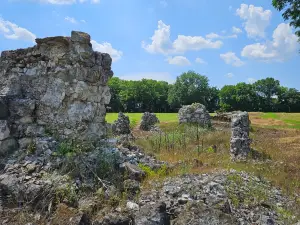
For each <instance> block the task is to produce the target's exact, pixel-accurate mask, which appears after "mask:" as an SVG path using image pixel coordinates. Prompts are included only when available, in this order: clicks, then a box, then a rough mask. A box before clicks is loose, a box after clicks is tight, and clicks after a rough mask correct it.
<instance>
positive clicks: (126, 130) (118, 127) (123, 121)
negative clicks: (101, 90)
mask: <svg viewBox="0 0 300 225" xmlns="http://www.w3.org/2000/svg"><path fill="white" fill-rule="evenodd" d="M112 132H113V134H115V135H122V134H130V133H131V131H130V120H129V117H128V116H126V115H125V114H124V113H122V112H119V114H118V119H117V120H116V121H115V122H114V123H113V124H112Z"/></svg>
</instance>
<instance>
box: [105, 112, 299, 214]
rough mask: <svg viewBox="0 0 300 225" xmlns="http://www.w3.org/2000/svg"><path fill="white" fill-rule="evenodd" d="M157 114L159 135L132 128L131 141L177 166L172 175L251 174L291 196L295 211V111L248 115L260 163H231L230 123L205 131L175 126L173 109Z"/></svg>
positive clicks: (297, 138)
mask: <svg viewBox="0 0 300 225" xmlns="http://www.w3.org/2000/svg"><path fill="white" fill-rule="evenodd" d="M128 115H129V117H130V119H135V121H137V123H138V121H139V120H140V118H141V114H128ZM157 115H158V117H159V119H160V121H161V123H160V125H159V126H160V127H161V129H162V130H163V131H165V133H164V134H159V133H158V134H152V133H147V132H140V131H138V129H135V130H134V131H133V132H135V133H134V135H135V136H136V137H137V140H136V144H138V145H139V146H141V147H142V148H143V149H144V150H145V151H146V152H147V153H149V154H154V155H155V156H156V157H157V158H158V159H160V160H163V161H167V162H170V163H172V164H173V165H176V166H175V169H174V171H173V172H172V174H171V175H178V174H183V173H207V172H211V171H215V170H221V169H236V170H239V171H247V172H253V173H254V174H255V175H257V176H259V177H264V178H266V179H268V180H270V181H271V182H272V183H273V184H274V185H276V186H279V187H281V188H282V189H283V190H284V191H285V192H286V193H287V194H289V195H290V196H293V198H295V199H296V201H298V202H299V208H297V210H296V211H299V212H300V197H299V196H300V163H299V162H300V113H298V114H297V113H294V114H287V113H250V119H251V126H252V131H251V134H250V136H251V138H252V140H253V143H252V148H253V149H255V150H257V151H258V152H260V153H262V154H263V155H264V157H265V158H262V159H261V160H260V162H259V163H257V162H254V161H252V160H250V161H248V162H246V163H236V162H231V160H230V157H229V147H230V146H229V145H230V142H229V140H230V135H231V132H230V126H229V124H226V123H225V124H224V123H216V124H214V127H215V128H219V129H217V130H204V129H197V127H192V126H187V125H185V126H183V125H178V122H177V114H176V113H167V114H157ZM112 116H114V117H115V118H116V116H117V115H116V114H115V115H111V114H109V115H108V121H109V120H110V121H111V120H112ZM267 159H271V160H267ZM162 178H163V177H162ZM155 179H157V177H156V178H155ZM295 194H297V195H295Z"/></svg>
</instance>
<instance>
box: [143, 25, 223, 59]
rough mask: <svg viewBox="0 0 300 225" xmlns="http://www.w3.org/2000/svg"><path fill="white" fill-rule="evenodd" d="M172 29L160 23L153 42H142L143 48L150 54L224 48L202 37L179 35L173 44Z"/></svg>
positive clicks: (218, 43)
mask: <svg viewBox="0 0 300 225" xmlns="http://www.w3.org/2000/svg"><path fill="white" fill-rule="evenodd" d="M170 34H171V27H170V25H166V24H165V23H164V22H163V21H161V20H160V21H158V27H157V30H155V31H154V34H153V36H152V37H151V40H152V42H151V43H150V44H147V43H146V42H144V41H143V42H142V47H143V48H144V49H145V50H146V51H147V52H149V53H161V54H165V55H166V54H176V53H184V52H186V51H198V50H201V49H216V48H220V47H221V46H222V44H223V43H222V42H221V41H212V40H210V39H206V38H204V37H202V36H186V35H178V36H177V39H175V40H174V41H173V42H172V41H171V39H170Z"/></svg>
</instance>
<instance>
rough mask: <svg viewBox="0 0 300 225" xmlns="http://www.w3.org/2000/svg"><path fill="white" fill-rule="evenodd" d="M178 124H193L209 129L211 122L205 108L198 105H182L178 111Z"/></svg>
mask: <svg viewBox="0 0 300 225" xmlns="http://www.w3.org/2000/svg"><path fill="white" fill-rule="evenodd" d="M178 118H179V124H182V123H193V124H199V125H200V126H201V127H210V126H211V120H210V115H209V113H208V111H207V110H206V107H205V106H204V105H202V104H200V103H194V104H192V105H184V106H183V107H182V108H180V109H179V111H178Z"/></svg>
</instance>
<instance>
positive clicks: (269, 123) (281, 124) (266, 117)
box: [250, 112, 300, 129]
mask: <svg viewBox="0 0 300 225" xmlns="http://www.w3.org/2000/svg"><path fill="white" fill-rule="evenodd" d="M250 120H251V123H252V124H253V125H256V126H260V127H268V128H280V129H282V128H283V129H286V128H290V129H300V113H262V112H251V113H250Z"/></svg>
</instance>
